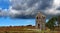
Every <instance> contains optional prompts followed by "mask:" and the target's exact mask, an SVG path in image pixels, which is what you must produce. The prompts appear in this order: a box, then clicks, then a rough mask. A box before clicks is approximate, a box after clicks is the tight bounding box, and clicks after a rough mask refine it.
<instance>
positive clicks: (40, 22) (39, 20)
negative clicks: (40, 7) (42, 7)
mask: <svg viewBox="0 0 60 33" xmlns="http://www.w3.org/2000/svg"><path fill="white" fill-rule="evenodd" d="M45 20H46V16H45V15H43V14H42V13H40V12H38V14H37V15H36V29H40V30H45Z"/></svg>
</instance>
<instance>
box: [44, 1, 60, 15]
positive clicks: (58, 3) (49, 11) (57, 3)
mask: <svg viewBox="0 0 60 33" xmlns="http://www.w3.org/2000/svg"><path fill="white" fill-rule="evenodd" d="M58 7H60V0H54V1H53V4H52V7H51V8H47V9H46V11H45V13H46V14H48V15H49V14H51V15H58V14H60V10H57V8H58Z"/></svg>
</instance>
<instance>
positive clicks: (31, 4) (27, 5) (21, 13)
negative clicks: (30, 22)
mask: <svg viewBox="0 0 60 33" xmlns="http://www.w3.org/2000/svg"><path fill="white" fill-rule="evenodd" d="M51 5H52V0H23V1H22V0H12V9H13V10H16V11H18V12H17V13H16V12H12V13H13V14H12V13H11V15H12V16H13V17H14V18H35V16H36V14H37V12H42V13H44V10H45V9H46V8H50V7H51Z"/></svg>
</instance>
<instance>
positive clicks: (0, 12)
mask: <svg viewBox="0 0 60 33" xmlns="http://www.w3.org/2000/svg"><path fill="white" fill-rule="evenodd" d="M38 12H41V13H43V14H44V15H46V22H47V21H48V19H49V18H51V17H52V16H57V15H60V0H0V26H10V25H12V26H22V25H29V24H31V25H35V16H36V14H37V13H38Z"/></svg>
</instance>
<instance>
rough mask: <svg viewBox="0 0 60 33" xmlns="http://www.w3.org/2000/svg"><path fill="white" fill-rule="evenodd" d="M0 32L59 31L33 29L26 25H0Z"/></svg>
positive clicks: (31, 32)
mask: <svg viewBox="0 0 60 33" xmlns="http://www.w3.org/2000/svg"><path fill="white" fill-rule="evenodd" d="M0 33H60V32H59V31H50V30H45V31H40V30H38V29H35V28H34V27H31V26H27V27H24V26H23V27H20V26H16V27H0Z"/></svg>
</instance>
